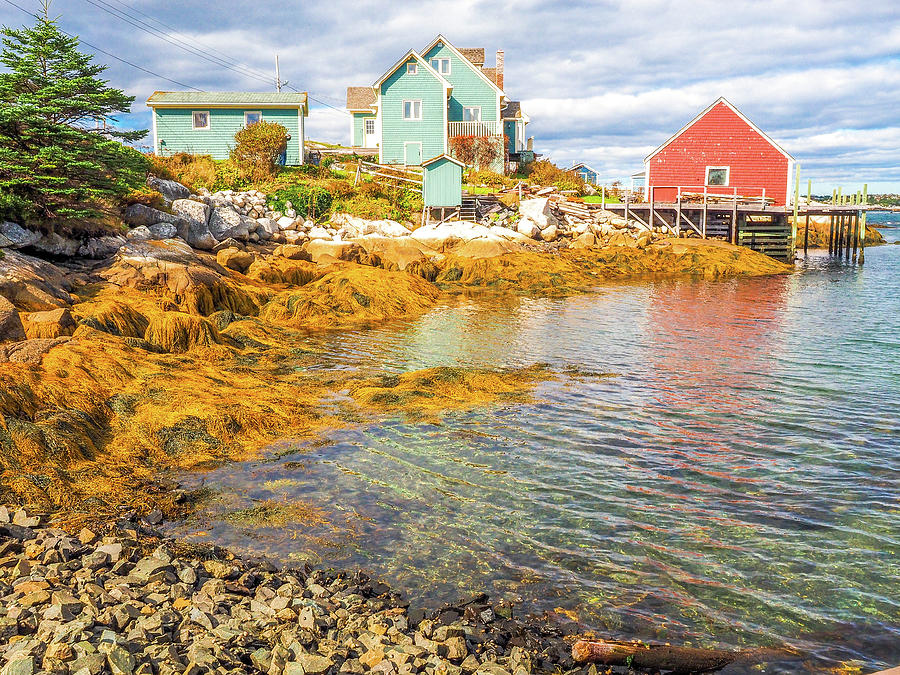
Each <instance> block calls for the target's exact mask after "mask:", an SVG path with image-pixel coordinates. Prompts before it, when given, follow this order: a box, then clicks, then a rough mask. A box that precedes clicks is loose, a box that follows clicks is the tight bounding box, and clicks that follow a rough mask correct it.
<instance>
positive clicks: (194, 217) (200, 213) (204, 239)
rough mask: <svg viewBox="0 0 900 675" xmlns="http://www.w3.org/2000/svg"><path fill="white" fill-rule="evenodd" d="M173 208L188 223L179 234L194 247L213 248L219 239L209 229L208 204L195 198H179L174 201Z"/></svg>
mask: <svg viewBox="0 0 900 675" xmlns="http://www.w3.org/2000/svg"><path fill="white" fill-rule="evenodd" d="M172 210H173V211H174V212H175V213H176V214H177V215H179V216H181V217H182V218H183V219H184V221H185V222H186V223H187V227H186V228H185V229H184V231H181V230H179V232H178V236H180V237H181V238H182V239H184V240H185V241H186V242H187V243H188V244H190V245H191V246H193V247H194V248H200V249H206V250H211V249H212V247H213V246H215V245H216V242H217V239H216V238H215V237H214V236H213V235H212V233H211V232H210V230H209V224H208V223H209V214H210V208H209V205H208V204H204V203H203V202H198V201H194V200H193V199H177V200H175V201H174V202H172Z"/></svg>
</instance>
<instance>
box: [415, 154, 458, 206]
mask: <svg viewBox="0 0 900 675" xmlns="http://www.w3.org/2000/svg"><path fill="white" fill-rule="evenodd" d="M464 167H465V165H464V164H463V163H462V162H460V161H459V160H456V159H453V157H450V155H438V156H437V157H433V158H432V159H429V160H427V161H425V162H422V173H423V177H422V185H423V190H422V200H423V202H424V204H425V207H426V208H445V207H458V206H460V205H462V172H463V168H464Z"/></svg>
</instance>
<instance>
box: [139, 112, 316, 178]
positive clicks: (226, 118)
mask: <svg viewBox="0 0 900 675" xmlns="http://www.w3.org/2000/svg"><path fill="white" fill-rule="evenodd" d="M194 110H208V111H209V129H193V128H192V112H193V111H194ZM245 111H251V112H254V111H256V112H262V118H263V119H264V120H265V121H267V122H278V124H281V125H284V126H285V127H286V128H287V130H288V133H289V134H290V135H291V140H290V141H288V148H287V163H288V164H292V165H293V164H299V163H300V143H302V142H303V139H302V137H301V134H300V128H299V121H298V113H299V110H298V109H297V108H286V109H271V110H266V109H262V110H260V109H259V108H246V109H244V108H202V107H192V108H154V113H153V114H154V115H155V116H156V137H157V143H158V144H159V147H158V148H157V152H158V154H162V155H171V154H174V153H176V152H188V153H191V154H194V155H212V157H213V158H214V159H228V155H229V153H230V152H231V149H232V148H233V147H234V135H235V134H236V133H237V132H238V131H240V130H241V129H242V128H243V126H244V112H245Z"/></svg>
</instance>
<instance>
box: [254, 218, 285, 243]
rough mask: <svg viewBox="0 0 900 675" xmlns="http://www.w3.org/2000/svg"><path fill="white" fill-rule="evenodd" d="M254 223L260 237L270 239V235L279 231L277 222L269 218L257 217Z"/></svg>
mask: <svg viewBox="0 0 900 675" xmlns="http://www.w3.org/2000/svg"><path fill="white" fill-rule="evenodd" d="M256 224H257V226H258V227H257V229H256V233H257V234H258V235H259V237H260V239H271V238H272V236H274V235H276V234H278V232H279V231H280V228H279V227H278V223H276V222H275V221H274V220H272V219H271V218H258V219H257V220H256Z"/></svg>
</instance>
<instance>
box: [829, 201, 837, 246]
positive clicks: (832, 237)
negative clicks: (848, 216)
mask: <svg viewBox="0 0 900 675" xmlns="http://www.w3.org/2000/svg"><path fill="white" fill-rule="evenodd" d="M835 202H837V190H832V191H831V205H832V206H834V205H835ZM834 225H835V223H834V209H832V210H831V227H830V228H829V230H828V255H834Z"/></svg>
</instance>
